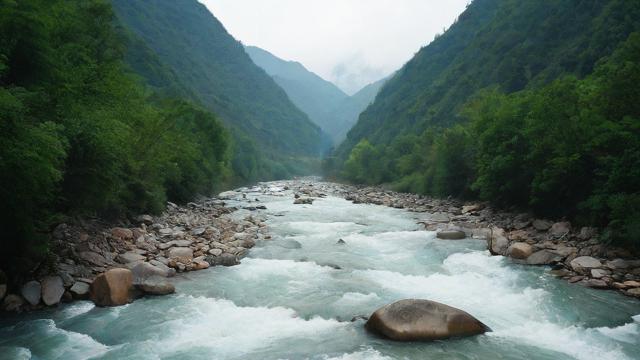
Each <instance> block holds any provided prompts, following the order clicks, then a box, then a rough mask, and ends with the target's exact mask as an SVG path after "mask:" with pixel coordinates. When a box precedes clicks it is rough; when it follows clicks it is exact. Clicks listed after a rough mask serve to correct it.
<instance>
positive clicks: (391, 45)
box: [199, 0, 469, 94]
mask: <svg viewBox="0 0 640 360" xmlns="http://www.w3.org/2000/svg"><path fill="white" fill-rule="evenodd" d="M199 1H200V2H202V3H204V4H205V5H206V6H207V7H208V8H209V10H210V11H211V12H212V13H213V15H214V16H216V17H217V18H218V19H219V20H220V21H221V22H222V23H223V24H224V26H225V27H226V29H227V31H229V32H230V33H231V35H233V36H234V37H235V38H236V39H238V40H240V41H242V42H243V43H244V44H245V45H255V46H258V47H261V48H263V49H265V50H268V51H270V52H271V53H273V54H275V55H276V56H278V57H281V58H283V59H285V60H295V61H299V62H301V63H302V64H303V65H304V66H305V67H307V68H308V69H310V70H311V71H313V72H315V73H317V74H318V75H320V76H322V77H323V78H325V79H327V80H329V81H332V82H333V83H335V84H336V85H338V86H339V87H340V88H342V89H343V90H345V91H346V92H347V93H349V94H352V93H354V92H355V91H357V90H359V89H360V88H361V87H363V86H364V85H366V84H368V83H370V82H373V81H376V80H378V79H380V78H382V77H385V76H387V75H389V74H390V73H392V72H393V71H395V70H397V69H399V68H400V67H401V66H402V65H403V64H404V63H405V62H407V61H408V60H409V59H410V58H411V57H412V56H413V54H414V53H415V52H416V51H418V50H419V49H420V47H421V46H424V45H426V44H428V43H429V42H431V40H433V37H434V36H435V35H436V34H437V33H442V30H443V28H446V27H449V26H450V25H451V24H452V23H453V21H454V19H455V18H456V17H457V16H458V15H459V14H460V13H461V12H462V11H463V10H464V8H465V6H466V5H467V3H468V2H469V0H199Z"/></svg>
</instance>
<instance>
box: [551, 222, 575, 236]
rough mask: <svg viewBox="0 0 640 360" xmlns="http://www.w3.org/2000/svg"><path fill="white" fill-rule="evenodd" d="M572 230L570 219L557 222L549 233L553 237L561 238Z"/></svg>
mask: <svg viewBox="0 0 640 360" xmlns="http://www.w3.org/2000/svg"><path fill="white" fill-rule="evenodd" d="M570 231H571V223H570V222H568V221H563V222H557V223H555V224H553V225H552V226H551V229H549V235H551V236H552V237H554V238H556V239H559V238H561V237H563V236H566V235H567V234H568V233H569V232H570Z"/></svg>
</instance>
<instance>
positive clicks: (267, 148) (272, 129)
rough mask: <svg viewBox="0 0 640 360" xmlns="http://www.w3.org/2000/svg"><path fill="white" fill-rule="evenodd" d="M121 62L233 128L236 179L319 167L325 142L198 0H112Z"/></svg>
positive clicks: (279, 175) (270, 176)
mask: <svg viewBox="0 0 640 360" xmlns="http://www.w3.org/2000/svg"><path fill="white" fill-rule="evenodd" d="M112 4H113V7H114V11H115V13H116V15H117V19H118V20H119V25H120V26H121V31H122V32H123V33H124V34H125V36H126V37H128V38H129V39H130V41H129V42H128V44H129V46H128V49H127V53H126V58H125V60H126V61H127V63H128V64H130V66H131V67H132V68H133V69H134V70H135V72H136V73H138V74H139V75H140V76H142V77H143V78H144V79H145V80H146V81H147V82H148V83H149V84H150V85H151V86H152V87H153V88H154V89H156V91H159V92H160V93H165V94H172V95H176V94H177V95H178V96H181V97H185V98H188V99H190V100H192V101H194V102H196V103H199V104H202V106H203V107H205V108H207V109H209V110H211V111H213V112H214V113H215V114H216V115H218V116H219V117H220V119H221V121H222V122H224V123H225V124H226V125H227V126H228V128H229V129H230V130H231V134H232V139H233V145H232V146H233V148H234V151H233V154H232V167H233V170H234V176H235V177H236V179H237V180H238V182H250V181H256V180H267V179H276V178H286V177H290V176H292V175H296V174H301V173H305V172H309V171H312V170H313V169H315V168H317V165H318V160H317V159H318V156H319V155H320V154H321V153H322V152H323V151H324V150H326V149H327V148H328V147H329V146H330V139H329V138H328V136H326V135H325V134H324V133H323V132H322V131H321V130H320V128H319V127H318V126H317V125H315V124H313V123H312V122H311V121H310V120H309V118H308V117H307V115H306V114H305V113H303V112H302V111H301V110H300V109H298V108H297V107H296V106H295V105H294V104H293V103H292V102H291V100H289V98H288V97H287V94H286V93H285V92H284V91H283V90H282V89H281V88H280V87H279V86H278V85H277V84H276V83H275V82H274V80H273V79H271V77H269V76H268V75H267V74H266V73H265V72H264V71H263V70H262V69H260V68H259V67H258V66H256V65H255V64H254V63H253V61H252V60H251V58H250V57H249V56H248V55H247V54H246V53H245V51H244V47H243V45H242V44H241V43H240V42H239V41H237V40H235V39H234V38H233V37H232V36H231V35H230V34H229V33H228V32H227V31H226V30H225V28H224V26H223V25H222V24H221V23H220V22H219V21H218V20H217V19H216V18H215V17H214V16H213V15H212V14H211V13H210V12H209V10H207V8H206V7H205V6H204V5H202V4H200V3H199V2H198V1H196V0H185V1H157V0H139V1H129V0H113V1H112Z"/></svg>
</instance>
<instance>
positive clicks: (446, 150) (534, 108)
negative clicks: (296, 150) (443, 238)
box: [344, 33, 640, 248]
mask: <svg viewBox="0 0 640 360" xmlns="http://www.w3.org/2000/svg"><path fill="white" fill-rule="evenodd" d="M638 83H640V33H632V34H631V35H630V36H629V37H628V39H627V40H626V41H624V42H623V43H621V44H620V45H619V47H618V48H617V49H616V51H615V52H614V53H613V54H611V56H609V57H606V58H603V59H602V60H601V61H600V62H599V63H598V65H597V66H596V68H595V69H594V71H593V73H592V74H591V75H589V76H587V77H585V78H583V79H578V78H576V77H575V76H573V75H567V76H564V77H561V78H558V79H557V80H555V81H553V82H551V83H549V84H547V85H545V86H541V87H536V88H532V89H527V90H522V91H519V92H515V93H511V94H505V93H504V92H502V91H500V90H499V89H497V88H487V89H485V90H482V91H480V92H478V93H477V94H476V95H475V96H474V97H472V99H471V100H470V101H469V102H468V103H467V105H466V106H465V107H464V109H463V111H462V112H461V114H462V116H464V117H465V119H466V121H465V122H464V123H463V124H459V125H456V126H453V127H450V128H446V129H444V130H440V129H437V128H430V129H427V130H426V131H424V132H423V135H422V136H421V137H416V136H414V135H407V136H400V137H397V138H396V139H395V140H394V141H392V142H391V143H390V144H389V145H388V146H384V145H382V144H378V145H373V144H371V143H370V142H368V141H364V140H363V141H361V142H360V143H359V144H358V145H357V146H355V147H354V148H353V150H352V151H351V153H350V155H349V158H348V160H347V161H346V162H345V163H344V169H345V177H346V178H347V179H349V180H352V181H355V182H362V183H379V182H384V181H390V182H392V183H393V184H394V185H395V186H396V188H397V189H400V190H408V191H417V192H421V193H426V194H432V195H438V196H447V195H454V196H458V197H478V198H480V199H482V200H489V201H492V202H494V203H497V204H500V205H503V206H517V207H521V208H530V209H532V210H534V211H535V212H536V213H537V214H539V215H542V216H550V217H563V216H564V217H570V218H574V219H576V220H577V221H578V222H579V223H584V224H588V225H598V226H601V227H603V228H606V231H605V236H604V239H603V240H606V241H609V242H612V243H616V244H622V245H627V246H634V247H638V248H640V243H638V239H640V221H639V220H638V219H640V210H639V209H640V182H639V181H638V178H640V106H639V104H640V92H639V91H638V86H637V84H638ZM372 159H375V161H374V160H372ZM380 164H383V168H382V169H381V167H380V166H381V165H380ZM385 169H387V171H385ZM380 174H386V177H385V176H380Z"/></svg>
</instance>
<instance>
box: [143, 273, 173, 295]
mask: <svg viewBox="0 0 640 360" xmlns="http://www.w3.org/2000/svg"><path fill="white" fill-rule="evenodd" d="M137 286H138V288H139V289H140V290H142V291H143V292H144V293H145V294H149V295H168V294H173V293H174V292H176V288H175V286H174V285H173V284H172V283H170V282H169V281H167V280H166V279H165V278H163V277H160V276H152V277H150V278H148V279H145V280H144V281H143V282H142V283H140V284H138V285H137Z"/></svg>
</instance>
